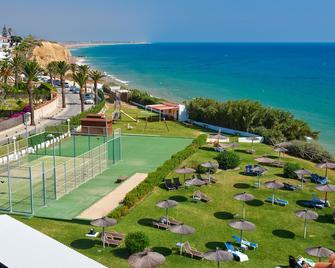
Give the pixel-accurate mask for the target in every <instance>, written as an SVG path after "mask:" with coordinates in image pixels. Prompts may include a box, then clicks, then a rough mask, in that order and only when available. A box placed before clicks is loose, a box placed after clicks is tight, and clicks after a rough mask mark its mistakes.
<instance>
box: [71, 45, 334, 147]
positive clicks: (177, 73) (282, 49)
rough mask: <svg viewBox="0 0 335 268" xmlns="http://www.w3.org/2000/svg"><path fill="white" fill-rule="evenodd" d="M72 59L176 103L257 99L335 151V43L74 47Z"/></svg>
mask: <svg viewBox="0 0 335 268" xmlns="http://www.w3.org/2000/svg"><path fill="white" fill-rule="evenodd" d="M72 54H73V55H74V56H84V57H85V61H86V62H87V63H88V64H90V65H92V66H94V67H95V68H97V69H100V70H102V71H106V72H108V73H109V74H112V75H114V76H116V77H117V78H119V79H121V80H124V81H128V82H129V86H130V87H133V88H140V89H145V90H147V91H149V92H150V93H152V94H153V95H156V96H160V97H165V98H168V99H171V100H175V101H183V100H188V99H191V98H194V97H209V98H214V99H217V100H230V99H253V100H258V101H260V102H261V103H263V104H264V105H266V106H272V107H277V108H282V109H285V110H288V111H291V112H293V113H294V114H295V115H296V117H297V118H299V119H303V120H305V121H307V122H308V123H309V124H310V125H311V127H312V128H313V129H314V130H316V131H320V142H321V144H323V145H324V146H325V147H326V148H327V149H328V150H330V151H332V152H333V153H335V44H334V43H313V44H311V43H156V44H155V43H154V44H140V45H135V44H134V45H108V46H96V47H87V48H80V49H73V50H72Z"/></svg>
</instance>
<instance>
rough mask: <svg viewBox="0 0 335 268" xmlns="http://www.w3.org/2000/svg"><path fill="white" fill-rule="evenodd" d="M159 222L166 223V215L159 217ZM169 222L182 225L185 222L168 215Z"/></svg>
mask: <svg viewBox="0 0 335 268" xmlns="http://www.w3.org/2000/svg"><path fill="white" fill-rule="evenodd" d="M159 222H160V223H163V224H166V217H165V216H163V217H160V218H159ZM168 224H169V225H181V224H183V222H181V221H178V220H176V219H174V218H172V217H168Z"/></svg>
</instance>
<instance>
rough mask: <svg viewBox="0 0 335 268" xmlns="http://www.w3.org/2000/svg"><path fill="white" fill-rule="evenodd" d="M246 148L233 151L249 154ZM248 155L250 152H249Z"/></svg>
mask: <svg viewBox="0 0 335 268" xmlns="http://www.w3.org/2000/svg"><path fill="white" fill-rule="evenodd" d="M247 150H248V149H235V152H236V153H242V154H249V153H248V152H247ZM249 155H250V154H249Z"/></svg>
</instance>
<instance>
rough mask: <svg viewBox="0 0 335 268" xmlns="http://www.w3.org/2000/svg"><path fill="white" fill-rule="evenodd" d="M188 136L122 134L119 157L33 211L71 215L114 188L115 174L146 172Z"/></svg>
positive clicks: (50, 215)
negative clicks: (111, 163)
mask: <svg viewBox="0 0 335 268" xmlns="http://www.w3.org/2000/svg"><path fill="white" fill-rule="evenodd" d="M191 142H192V139H185V138H169V137H150V136H122V160H121V161H120V162H118V163H116V164H115V165H111V166H110V168H109V169H107V170H106V171H104V172H103V173H102V174H100V175H98V176H96V177H95V178H93V179H91V180H89V181H87V182H86V183H84V184H82V185H81V186H79V187H78V188H77V189H75V190H73V191H72V192H70V193H69V194H67V195H64V196H63V197H61V198H60V199H59V200H54V201H49V204H48V206H47V207H44V208H40V209H39V210H37V211H35V215H36V216H39V217H47V218H58V219H73V218H75V217H76V216H78V215H79V214H80V213H81V212H82V211H84V210H85V209H87V208H88V207H90V206H91V205H92V204H94V203H95V202H96V201H98V200H99V199H101V198H102V197H104V196H105V195H106V194H108V193H109V192H111V191H112V190H113V189H115V188H116V187H117V186H118V184H116V183H115V180H116V178H117V177H118V176H124V175H125V176H131V175H133V174H134V173H148V172H150V171H153V170H155V169H156V168H157V167H158V166H160V165H161V164H162V163H163V162H164V161H165V160H167V159H169V158H170V157H171V155H172V154H174V153H176V152H178V151H180V150H182V149H183V148H184V147H186V146H187V145H189V144H190V143H191Z"/></svg>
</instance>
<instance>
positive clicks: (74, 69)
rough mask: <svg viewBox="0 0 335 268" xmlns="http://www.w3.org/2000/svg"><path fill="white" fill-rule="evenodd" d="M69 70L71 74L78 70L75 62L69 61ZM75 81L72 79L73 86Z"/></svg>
mask: <svg viewBox="0 0 335 268" xmlns="http://www.w3.org/2000/svg"><path fill="white" fill-rule="evenodd" d="M70 70H71V73H72V75H74V74H75V73H76V71H77V70H78V65H77V64H76V63H71V64H70ZM75 84H76V82H75V81H73V86H75Z"/></svg>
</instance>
